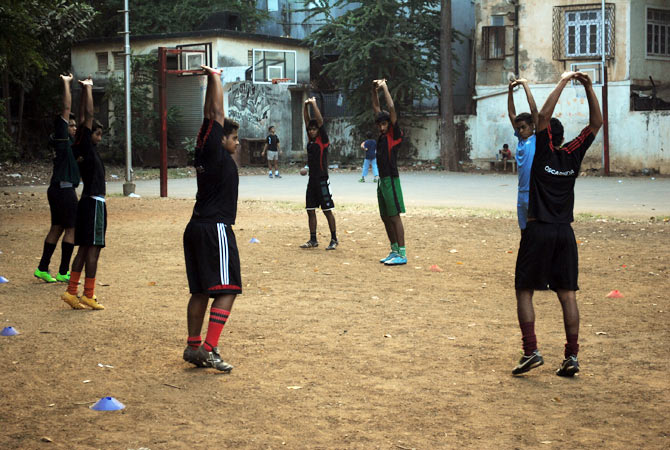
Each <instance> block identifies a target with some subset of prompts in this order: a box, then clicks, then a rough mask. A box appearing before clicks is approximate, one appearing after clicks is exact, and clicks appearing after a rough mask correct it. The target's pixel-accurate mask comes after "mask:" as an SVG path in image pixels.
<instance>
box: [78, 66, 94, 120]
mask: <svg viewBox="0 0 670 450" xmlns="http://www.w3.org/2000/svg"><path fill="white" fill-rule="evenodd" d="M78 81H79V84H80V85H81V101H80V103H79V111H78V119H79V120H78V121H77V123H78V124H79V125H83V126H85V127H86V128H88V129H89V130H92V129H93V111H94V110H93V80H92V79H91V77H88V78H86V79H85V80H78Z"/></svg>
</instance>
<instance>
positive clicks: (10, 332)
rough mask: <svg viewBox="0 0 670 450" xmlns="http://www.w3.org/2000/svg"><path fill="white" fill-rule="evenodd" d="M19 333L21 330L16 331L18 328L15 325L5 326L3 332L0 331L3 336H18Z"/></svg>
mask: <svg viewBox="0 0 670 450" xmlns="http://www.w3.org/2000/svg"><path fill="white" fill-rule="evenodd" d="M17 334H19V332H18V331H16V328H14V327H5V328H3V329H2V332H1V333H0V335H2V336H16V335H17Z"/></svg>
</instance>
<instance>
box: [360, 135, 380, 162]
mask: <svg viewBox="0 0 670 450" xmlns="http://www.w3.org/2000/svg"><path fill="white" fill-rule="evenodd" d="M363 147H365V159H370V160H372V159H375V158H376V157H377V141H375V140H374V139H368V140H366V141H365V142H363Z"/></svg>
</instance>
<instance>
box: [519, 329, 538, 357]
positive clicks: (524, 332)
mask: <svg viewBox="0 0 670 450" xmlns="http://www.w3.org/2000/svg"><path fill="white" fill-rule="evenodd" d="M520 327H521V339H522V340H523V354H524V355H526V356H528V355H530V354H531V353H533V352H534V351H535V350H537V337H535V322H525V323H522V324H520Z"/></svg>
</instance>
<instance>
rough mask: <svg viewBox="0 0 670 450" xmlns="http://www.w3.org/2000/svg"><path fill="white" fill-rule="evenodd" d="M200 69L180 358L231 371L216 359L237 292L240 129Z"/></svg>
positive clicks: (214, 77) (216, 82)
mask: <svg viewBox="0 0 670 450" xmlns="http://www.w3.org/2000/svg"><path fill="white" fill-rule="evenodd" d="M202 68H203V69H204V70H205V72H206V73H207V92H206V94H205V106H204V119H203V121H202V126H201V127H200V132H199V133H198V140H197V145H196V149H195V162H194V166H195V169H196V176H197V183H198V193H197V194H196V197H195V206H194V207H193V215H192V216H191V220H190V222H189V223H188V225H186V230H185V231H184V258H185V261H186V275H187V277H188V287H189V291H190V292H191V299H190V301H189V302H188V309H187V317H186V318H187V327H188V340H187V346H186V349H185V350H184V360H185V361H187V362H190V363H192V364H195V365H196V366H199V367H203V366H204V367H213V368H214V369H217V370H220V371H222V372H230V371H231V370H232V369H233V366H231V365H230V364H228V363H227V362H225V361H224V360H223V359H222V358H221V354H220V353H219V349H218V344H219V338H220V336H221V332H222V331H223V326H224V325H225V324H226V321H227V320H228V317H229V316H230V311H231V310H232V308H233V302H234V301H235V297H236V296H237V295H238V294H241V293H242V279H241V276H240V257H239V254H238V251H237V243H236V242H235V234H234V233H233V229H232V226H233V225H234V224H235V216H236V215H237V187H238V183H239V178H238V174H237V166H236V165H235V161H233V158H232V156H231V155H232V154H233V153H235V151H236V149H237V145H238V137H237V133H238V129H239V125H238V124H237V122H234V121H232V120H230V119H226V118H225V117H224V113H223V87H222V85H221V74H220V72H218V71H216V70H214V69H212V68H211V67H207V66H202ZM210 297H211V298H213V299H214V301H213V302H212V306H211V308H210V311H209V326H208V327H207V337H206V338H205V342H204V343H203V342H202V337H201V336H200V333H201V331H202V323H203V321H204V318H205V313H206V312H207V305H208V303H209V299H210ZM201 344H202V345H201Z"/></svg>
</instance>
